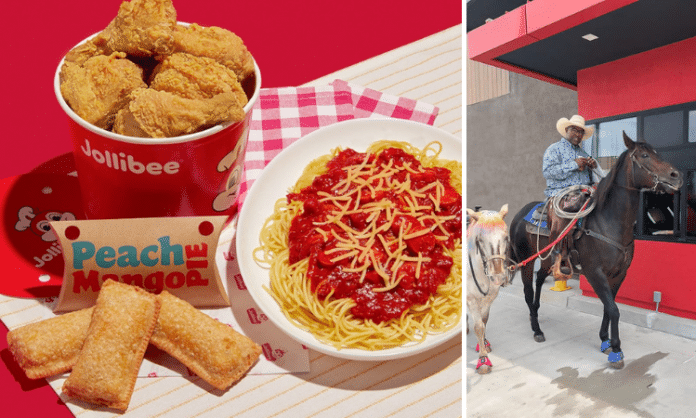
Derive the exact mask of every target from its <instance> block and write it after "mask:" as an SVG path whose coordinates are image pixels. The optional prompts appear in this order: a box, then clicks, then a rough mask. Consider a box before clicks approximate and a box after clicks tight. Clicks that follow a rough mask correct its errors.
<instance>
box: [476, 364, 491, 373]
mask: <svg viewBox="0 0 696 418" xmlns="http://www.w3.org/2000/svg"><path fill="white" fill-rule="evenodd" d="M490 372H491V366H486V365H483V366H481V367H479V368H478V369H476V373H478V374H488V373H490Z"/></svg>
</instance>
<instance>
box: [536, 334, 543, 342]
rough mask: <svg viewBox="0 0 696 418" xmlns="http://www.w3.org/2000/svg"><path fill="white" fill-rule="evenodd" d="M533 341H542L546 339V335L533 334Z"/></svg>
mask: <svg viewBox="0 0 696 418" xmlns="http://www.w3.org/2000/svg"><path fill="white" fill-rule="evenodd" d="M534 341H536V342H538V343H543V342H544V341H546V337H544V334H535V335H534Z"/></svg>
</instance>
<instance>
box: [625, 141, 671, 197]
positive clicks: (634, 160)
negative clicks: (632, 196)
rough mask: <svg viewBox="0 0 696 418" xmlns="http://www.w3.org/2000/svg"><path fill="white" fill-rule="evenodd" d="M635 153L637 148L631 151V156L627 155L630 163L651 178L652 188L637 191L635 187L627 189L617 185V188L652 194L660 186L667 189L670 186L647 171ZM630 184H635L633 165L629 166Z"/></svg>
mask: <svg viewBox="0 0 696 418" xmlns="http://www.w3.org/2000/svg"><path fill="white" fill-rule="evenodd" d="M636 151H638V148H634V149H633V151H631V154H629V158H630V159H631V163H632V164H635V165H637V166H638V168H640V169H643V170H644V171H645V172H646V173H647V174H648V176H652V179H653V185H652V187H650V188H648V187H643V188H640V189H639V188H637V187H628V186H621V185H618V186H620V187H623V188H625V189H628V190H639V191H641V190H642V191H651V192H653V193H654V192H656V191H657V187H658V186H659V185H660V184H666V185H668V186H669V187H671V185H669V184H668V183H667V182H665V181H661V180H660V177H659V176H658V175H657V174H655V172H654V171H651V170H650V169H648V168H647V167H645V166H644V165H643V164H641V163H640V162H639V161H638V158H637V157H636V156H635V154H636ZM631 184H636V172H635V170H634V169H633V165H631Z"/></svg>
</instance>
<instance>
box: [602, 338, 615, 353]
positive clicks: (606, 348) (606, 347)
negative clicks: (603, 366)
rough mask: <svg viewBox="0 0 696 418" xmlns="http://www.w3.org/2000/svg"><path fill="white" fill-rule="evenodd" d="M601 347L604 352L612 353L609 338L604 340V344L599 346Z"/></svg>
mask: <svg viewBox="0 0 696 418" xmlns="http://www.w3.org/2000/svg"><path fill="white" fill-rule="evenodd" d="M599 349H600V350H602V353H604V354H609V353H611V352H612V349H611V341H609V340H606V341H602V345H600V346H599Z"/></svg>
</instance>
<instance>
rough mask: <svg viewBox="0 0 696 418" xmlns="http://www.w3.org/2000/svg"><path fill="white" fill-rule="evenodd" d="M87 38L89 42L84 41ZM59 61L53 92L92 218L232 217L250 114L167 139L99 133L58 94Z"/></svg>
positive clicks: (253, 96) (254, 94) (253, 97)
mask: <svg viewBox="0 0 696 418" xmlns="http://www.w3.org/2000/svg"><path fill="white" fill-rule="evenodd" d="M88 39H89V38H88ZM62 66H63V60H61V62H60V64H59V65H58V69H57V70H56V74H55V77H54V82H53V84H54V90H55V94H56V98H57V99H58V103H59V104H60V106H61V108H62V109H63V110H64V111H65V113H66V114H67V115H68V116H69V124H70V130H71V134H72V135H71V136H72V143H73V155H74V158H75V166H76V168H77V177H78V180H79V182H80V189H81V193H82V200H83V206H84V211H85V214H86V216H87V217H88V218H89V219H113V218H141V217H163V216H213V215H232V214H233V213H234V212H235V211H236V201H237V195H238V190H239V185H240V182H241V178H242V168H243V164H244V154H245V150H246V142H247V137H248V133H249V121H250V118H251V109H252V107H253V106H254V104H255V103H256V101H257V100H258V97H259V91H260V88H261V73H260V71H259V68H258V66H257V65H256V62H254V76H255V78H254V80H253V81H254V83H253V84H254V85H253V86H250V87H249V88H248V89H245V90H247V91H248V93H247V95H250V97H249V102H248V103H247V105H246V106H244V111H245V112H246V116H245V118H244V120H242V121H240V122H238V123H234V124H230V125H227V126H223V125H218V126H214V127H212V128H209V129H206V130H204V131H201V132H197V133H193V134H189V135H182V136H178V137H172V138H137V137H130V136H124V135H119V134H116V133H113V132H110V131H107V130H104V129H101V128H98V127H96V126H94V125H92V124H90V123H88V122H86V121H85V120H83V119H82V118H81V117H79V116H78V115H77V114H76V113H75V112H74V111H73V110H72V109H71V108H70V106H68V104H67V103H66V102H65V100H64V99H63V96H62V94H61V92H60V71H61V68H62Z"/></svg>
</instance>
